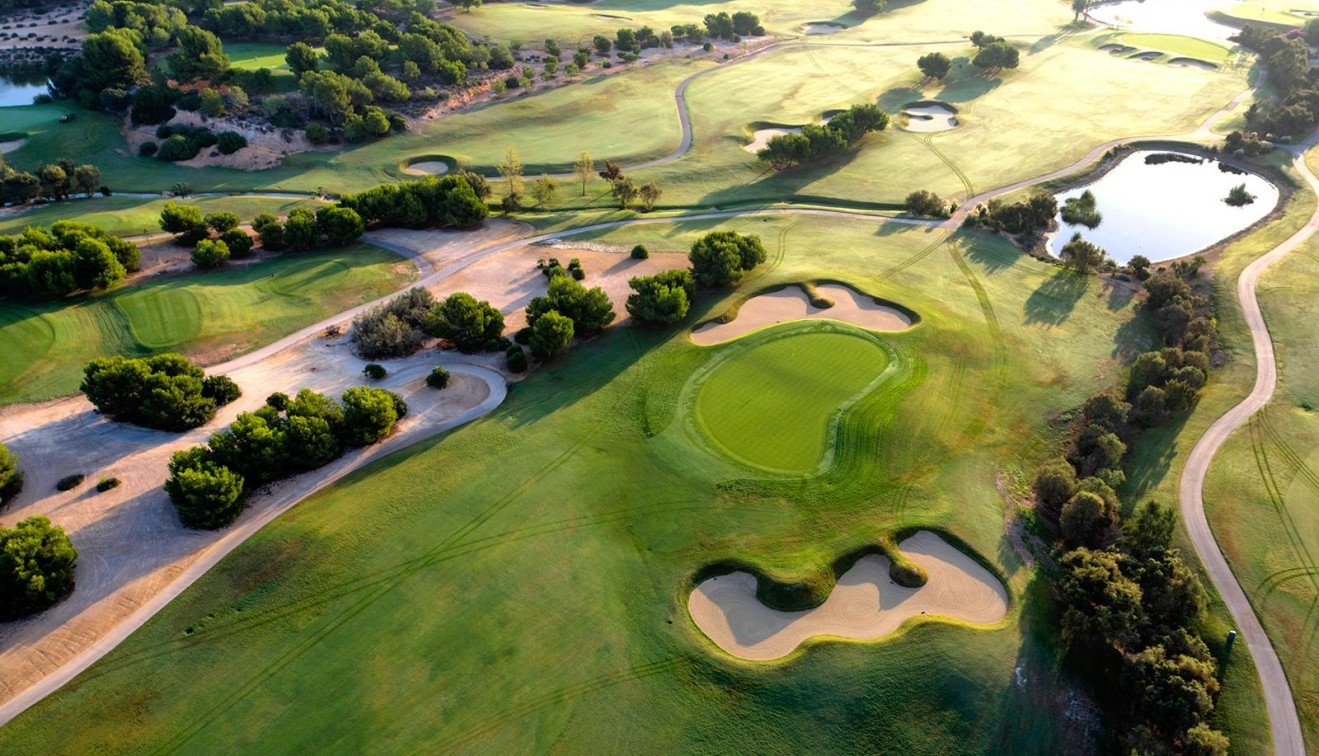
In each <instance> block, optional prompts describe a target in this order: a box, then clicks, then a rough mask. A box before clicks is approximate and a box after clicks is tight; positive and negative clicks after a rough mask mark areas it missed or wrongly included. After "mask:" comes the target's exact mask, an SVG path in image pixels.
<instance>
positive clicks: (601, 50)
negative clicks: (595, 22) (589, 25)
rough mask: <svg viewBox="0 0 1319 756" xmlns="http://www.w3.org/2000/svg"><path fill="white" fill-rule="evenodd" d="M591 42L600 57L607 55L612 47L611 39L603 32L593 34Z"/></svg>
mask: <svg viewBox="0 0 1319 756" xmlns="http://www.w3.org/2000/svg"><path fill="white" fill-rule="evenodd" d="M591 43H592V44H594V45H595V52H596V54H597V55H600V56H602V57H603V56H606V55H608V54H609V51H610V50H612V49H614V42H613V40H611V39H609V38H608V37H606V36H604V35H603V34H597V35H595V38H594V39H593V40H591Z"/></svg>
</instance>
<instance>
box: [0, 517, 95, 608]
mask: <svg viewBox="0 0 1319 756" xmlns="http://www.w3.org/2000/svg"><path fill="white" fill-rule="evenodd" d="M77 561H78V550H77V549H75V548H74V547H73V544H72V543H71V542H70V541H69V537H68V535H67V534H65V532H64V528H61V527H59V526H58V525H52V524H51V522H50V520H49V519H47V518H45V517H29V518H27V519H25V520H22V521H20V522H19V523H18V524H17V525H15V526H14V527H13V528H3V527H0V620H15V619H19V618H20V617H26V616H28V615H29V614H34V613H36V612H40V611H42V610H44V609H47V608H49V607H51V606H54V605H55V603H56V602H58V601H59V600H60V599H62V598H64V597H65V596H67V595H68V594H69V592H70V591H72V590H73V573H74V565H75V563H76V562H77Z"/></svg>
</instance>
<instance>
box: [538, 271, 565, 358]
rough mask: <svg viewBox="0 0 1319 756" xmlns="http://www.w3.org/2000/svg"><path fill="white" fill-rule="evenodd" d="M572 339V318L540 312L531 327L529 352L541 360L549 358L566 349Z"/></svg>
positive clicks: (549, 312) (550, 311)
mask: <svg viewBox="0 0 1319 756" xmlns="http://www.w3.org/2000/svg"><path fill="white" fill-rule="evenodd" d="M560 280H561V279H560ZM572 339H573V321H572V319H571V318H568V317H565V316H563V315H560V314H559V313H558V312H557V311H555V310H549V311H547V312H544V313H542V314H541V316H540V317H539V318H537V319H536V324H535V325H534V326H532V327H531V353H532V354H534V355H536V356H537V357H539V358H540V359H542V360H547V359H550V358H551V357H553V356H555V355H556V354H558V353H560V352H562V351H563V350H565V349H567V348H568V345H569V344H571V343H572Z"/></svg>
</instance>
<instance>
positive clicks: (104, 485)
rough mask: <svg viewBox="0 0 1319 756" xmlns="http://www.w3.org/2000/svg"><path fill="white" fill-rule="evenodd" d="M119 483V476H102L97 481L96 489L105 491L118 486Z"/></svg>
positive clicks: (101, 491) (98, 491)
mask: <svg viewBox="0 0 1319 756" xmlns="http://www.w3.org/2000/svg"><path fill="white" fill-rule="evenodd" d="M119 483H120V480H119V479H118V478H101V479H100V480H98V481H96V491H97V493H105V492H106V491H109V490H110V489H112V488H118V487H119Z"/></svg>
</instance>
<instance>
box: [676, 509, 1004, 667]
mask: <svg viewBox="0 0 1319 756" xmlns="http://www.w3.org/2000/svg"><path fill="white" fill-rule="evenodd" d="M898 548H900V549H901V550H902V552H903V553H904V554H906V555H907V556H909V557H910V558H911V559H912V561H914V562H916V563H917V564H919V565H920V566H921V567H924V568H925V571H926V572H927V573H928V574H929V581H928V582H927V583H926V584H925V585H924V586H922V587H920V588H904V587H902V586H900V585H898V584H897V583H894V582H893V581H892V580H890V579H889V576H888V567H889V561H888V558H887V557H884V556H880V555H870V556H865V557H862V558H861V559H860V560H859V561H858V562H857V563H856V564H855V565H854V566H853V567H852V569H850V570H848V571H847V572H846V573H844V574H843V575H842V577H840V578H839V579H838V584H837V586H836V587H835V588H834V590H833V593H831V594H829V598H828V599H826V600H825V602H824V603H823V604H821V605H820V606H818V607H816V608H815V609H808V610H806V611H801V612H780V611H778V610H775V609H770V608H769V607H767V606H765V605H764V604H762V603H760V600H759V599H757V598H756V578H755V576H753V575H751V574H749V573H746V572H734V573H731V574H728V575H722V576H720V577H716V578H710V579H709V580H706V581H705V582H703V583H701V584H700V585H698V586H696V589H695V590H694V591H692V594H691V596H690V597H689V598H688V600H687V610H688V611H689V612H691V616H692V620H693V621H694V622H695V623H696V626H697V627H699V628H700V629H701V632H703V633H705V634H706V635H707V636H708V637H709V638H710V640H712V641H714V642H715V645H717V646H719V647H720V648H722V649H724V650H725V651H727V652H728V653H730V654H732V655H733V656H737V657H740V658H743V659H752V660H756V661H764V660H769V659H779V658H782V657H784V656H787V655H788V654H790V653H792V652H793V651H794V650H795V649H796V648H797V647H798V646H800V645H801V644H802V643H803V642H805V641H806V640H807V639H809V638H813V637H815V636H819V635H822V636H833V637H838V638H852V639H856V640H874V639H876V638H882V637H884V636H885V635H888V634H890V633H892V632H894V631H895V630H897V629H898V628H899V627H900V626H901V625H902V623H904V622H906V621H907V620H908V619H910V618H912V617H917V616H920V615H927V616H937V617H947V618H951V619H955V620H961V621H963V622H969V623H972V624H976V625H993V624H995V623H997V622H999V621H1001V620H1002V619H1003V618H1004V617H1005V616H1007V612H1008V594H1007V590H1005V589H1004V588H1003V585H1002V583H1000V582H999V581H998V579H997V578H996V577H994V575H993V574H991V573H990V572H989V570H986V569H985V568H984V567H982V566H981V565H980V563H978V562H976V561H975V560H974V559H972V558H971V557H969V556H967V555H966V554H964V553H962V552H961V551H958V550H957V549H956V548H953V546H951V545H950V544H948V542H946V541H944V540H943V539H942V538H940V537H939V536H937V535H935V534H934V533H931V532H929V531H925V530H922V531H919V532H917V533H916V534H915V535H913V536H911V537H910V538H908V539H907V540H905V541H903V542H902V543H901V544H899V546H898Z"/></svg>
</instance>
